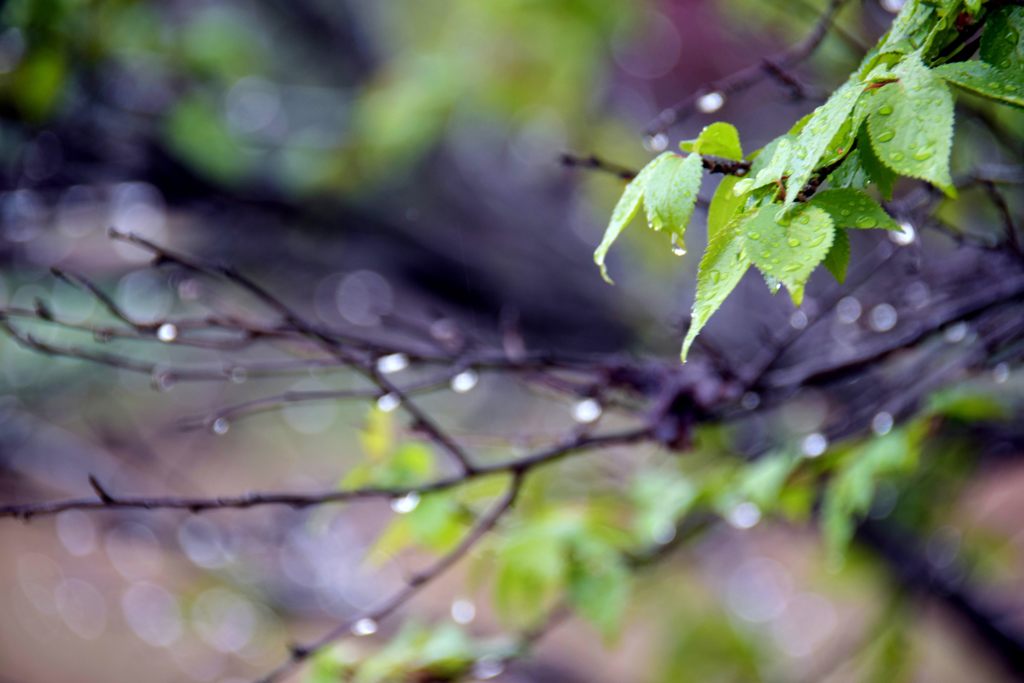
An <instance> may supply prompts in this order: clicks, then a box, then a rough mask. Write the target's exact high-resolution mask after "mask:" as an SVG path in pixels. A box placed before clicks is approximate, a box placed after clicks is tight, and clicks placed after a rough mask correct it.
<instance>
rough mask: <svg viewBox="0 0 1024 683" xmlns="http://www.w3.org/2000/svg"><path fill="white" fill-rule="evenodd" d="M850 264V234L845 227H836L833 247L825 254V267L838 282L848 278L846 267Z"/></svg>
mask: <svg viewBox="0 0 1024 683" xmlns="http://www.w3.org/2000/svg"><path fill="white" fill-rule="evenodd" d="M849 265H850V236H849V235H847V234H846V230H845V229H843V228H836V234H835V238H834V239H833V240H832V247H831V248H830V249H829V250H828V253H827V254H825V267H826V268H828V272H830V273H832V277H834V278H835V279H836V281H837V282H843V281H845V280H846V269H847V267H848V266H849Z"/></svg>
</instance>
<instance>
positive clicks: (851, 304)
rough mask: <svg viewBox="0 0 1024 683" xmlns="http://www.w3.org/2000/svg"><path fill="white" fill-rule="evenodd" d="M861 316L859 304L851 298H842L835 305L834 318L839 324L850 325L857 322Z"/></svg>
mask: <svg viewBox="0 0 1024 683" xmlns="http://www.w3.org/2000/svg"><path fill="white" fill-rule="evenodd" d="M860 314H861V305H860V302H859V301H858V300H857V299H855V298H854V297H852V296H844V297H843V298H842V299H840V300H839V303H837V304H836V317H837V318H838V319H839V322H841V323H846V324H848V325H849V324H851V323H855V322H857V320H858V319H859V318H860Z"/></svg>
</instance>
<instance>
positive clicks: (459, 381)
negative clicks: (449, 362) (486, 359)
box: [451, 368, 480, 394]
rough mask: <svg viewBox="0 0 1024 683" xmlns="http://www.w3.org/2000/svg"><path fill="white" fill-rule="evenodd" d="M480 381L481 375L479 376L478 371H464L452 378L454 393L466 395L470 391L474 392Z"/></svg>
mask: <svg viewBox="0 0 1024 683" xmlns="http://www.w3.org/2000/svg"><path fill="white" fill-rule="evenodd" d="M479 381H480V375H478V374H477V372H476V370H473V369H472V368H470V369H468V370H463V371H462V372H460V373H459V374H457V375H455V376H454V377H452V381H451V387H452V391H454V392H455V393H456V394H465V393H466V392H468V391H472V390H473V388H474V387H475V386H476V385H477V382H479Z"/></svg>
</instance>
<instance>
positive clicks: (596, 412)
mask: <svg viewBox="0 0 1024 683" xmlns="http://www.w3.org/2000/svg"><path fill="white" fill-rule="evenodd" d="M602 410H603V409H602V408H601V403H600V402H599V401H598V400H597V399H596V398H585V399H583V400H582V401H580V402H579V403H577V404H576V405H575V406H574V407H573V409H572V419H574V420H576V421H577V422H580V423H583V424H589V423H591V422H594V421H596V420H597V418H599V417H601V413H602Z"/></svg>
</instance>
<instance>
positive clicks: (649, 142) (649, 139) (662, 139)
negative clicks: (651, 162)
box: [644, 133, 668, 152]
mask: <svg viewBox="0 0 1024 683" xmlns="http://www.w3.org/2000/svg"><path fill="white" fill-rule="evenodd" d="M644 147H646V148H647V150H648V151H650V152H663V151H665V149H666V148H667V147H668V136H667V135H665V134H664V133H655V134H654V135H648V136H646V137H645V138H644Z"/></svg>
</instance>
